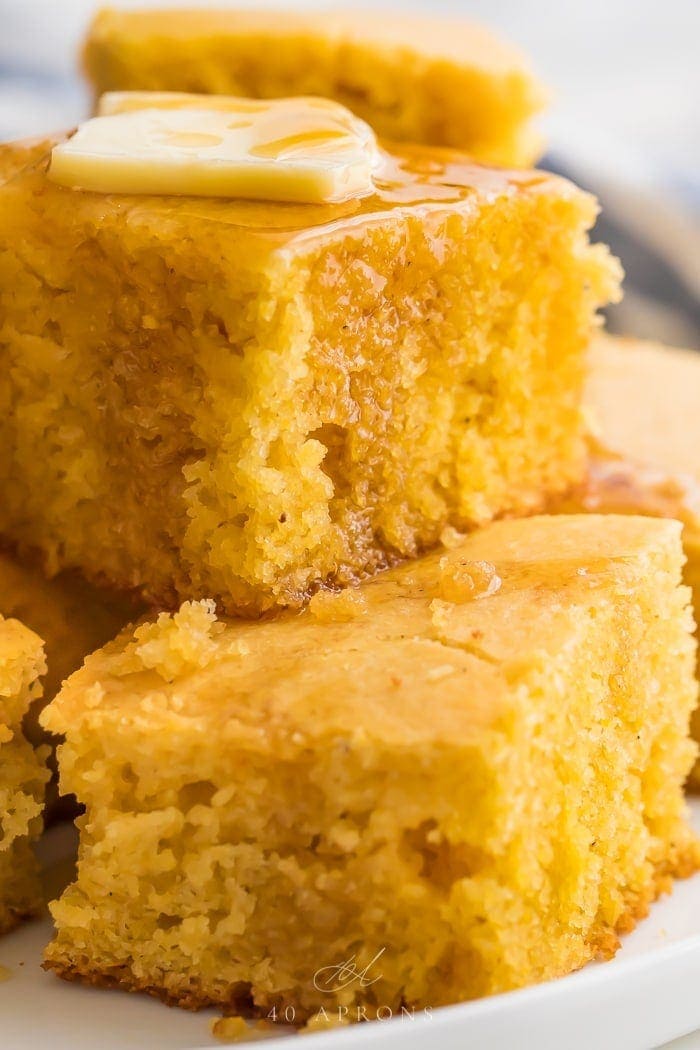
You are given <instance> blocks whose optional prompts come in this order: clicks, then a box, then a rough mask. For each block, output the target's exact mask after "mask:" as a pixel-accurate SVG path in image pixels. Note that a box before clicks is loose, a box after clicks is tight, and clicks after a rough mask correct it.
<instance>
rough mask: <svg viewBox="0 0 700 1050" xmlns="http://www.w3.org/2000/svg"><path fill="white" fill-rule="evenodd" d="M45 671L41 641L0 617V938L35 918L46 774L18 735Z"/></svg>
mask: <svg viewBox="0 0 700 1050" xmlns="http://www.w3.org/2000/svg"><path fill="white" fill-rule="evenodd" d="M45 670H46V662H45V660H44V653H43V648H42V643H41V639H40V638H38V637H37V636H36V635H35V634H34V633H33V632H32V631H30V630H28V629H27V628H26V627H25V626H24V625H23V624H21V623H20V622H19V621H18V620H6V619H5V618H4V617H3V616H0V933H6V932H7V931H8V930H11V929H12V928H13V927H14V926H16V925H17V923H18V922H20V921H21V920H22V919H25V918H29V917H30V916H32V915H34V914H36V912H37V910H38V908H39V905H40V894H39V882H38V876H37V870H36V865H35V861H34V855H33V853H32V850H31V840H32V839H33V838H34V837H35V836H36V835H37V834H38V832H39V830H40V824H41V811H42V807H43V795H44V784H45V783H46V780H47V777H48V774H47V770H46V767H45V764H44V762H43V757H44V756H43V753H42V752H36V751H34V749H33V748H32V746H31V744H30V743H29V742H28V741H27V740H26V739H25V737H24V735H23V733H22V719H23V717H24V715H25V714H26V713H27V711H28V709H29V705H30V703H31V701H32V700H33V699H35V698H36V697H37V696H39V695H40V693H41V689H40V686H39V682H38V678H39V676H40V675H42V674H43V673H44V671H45Z"/></svg>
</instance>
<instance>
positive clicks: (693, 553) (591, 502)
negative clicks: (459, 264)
mask: <svg viewBox="0 0 700 1050" xmlns="http://www.w3.org/2000/svg"><path fill="white" fill-rule="evenodd" d="M585 400H586V402H587V403H588V405H589V406H590V410H591V412H592V421H593V425H594V429H595V434H596V437H595V440H594V443H593V445H594V447H593V455H592V457H591V462H590V466H589V470H588V472H587V475H586V476H585V477H584V480H583V482H582V483H581V485H579V486H577V487H576V488H575V489H574V491H573V492H572V493H570V494H568V495H567V497H566V498H565V500H564V502H563V509H564V510H566V511H573V512H574V513H580V512H581V511H582V510H588V511H593V512H597V513H614V514H622V513H628V514H650V515H653V516H654V517H666V518H677V519H679V520H680V521H682V522H683V547H684V549H685V555H686V564H685V571H684V577H685V582H686V583H687V584H688V586H690V587H691V588H692V591H693V601H694V605H695V618H696V620H697V621H698V622H700V415H699V409H700V356H699V355H698V354H697V353H694V352H693V351H691V350H677V349H671V348H670V347H666V346H661V345H660V344H659V343H649V342H643V341H640V340H633V339H613V338H611V337H609V336H607V337H601V338H599V339H597V340H595V342H594V343H593V346H592V347H591V357H590V375H589V379H588V383H587V389H586V395H585ZM698 676H699V677H700V663H699V665H698ZM693 731H694V735H695V738H696V739H697V740H700V709H699V710H696V713H695V715H694V718H693ZM691 784H692V785H693V786H694V787H696V788H700V764H697V765H696V767H695V770H694V772H693V774H692V776H691Z"/></svg>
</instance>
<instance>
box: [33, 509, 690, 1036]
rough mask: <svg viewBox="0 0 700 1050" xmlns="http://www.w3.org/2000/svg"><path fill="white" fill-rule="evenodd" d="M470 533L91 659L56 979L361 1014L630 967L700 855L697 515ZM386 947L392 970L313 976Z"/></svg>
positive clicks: (58, 726)
mask: <svg viewBox="0 0 700 1050" xmlns="http://www.w3.org/2000/svg"><path fill="white" fill-rule="evenodd" d="M448 538H449V542H450V548H449V549H442V550H441V551H438V552H437V553H435V554H433V555H430V556H427V557H425V558H422V559H419V560H417V561H416V562H414V563H409V564H406V565H404V566H402V567H400V568H397V569H393V570H390V571H388V572H387V573H385V574H382V575H380V576H379V577H377V578H376V579H375V580H373V581H370V582H368V583H366V584H364V585H362V586H361V587H360V588H359V589H358V590H357V591H356V592H355V596H354V597H353V599H352V600H349V598H348V595H347V594H346V593H339V594H337V595H336V597H335V598H334V597H333V596H331V595H329V594H319V595H317V596H315V597H314V598H313V599H312V602H311V604H310V606H309V607H308V608H307V609H306V610H305V611H303V612H301V613H291V614H290V613H288V614H285V615H284V616H282V617H281V618H278V619H276V620H273V621H267V622H265V621H263V622H259V623H242V622H240V621H229V622H220V621H217V620H216V618H215V614H214V610H213V603H211V602H206V601H205V602H201V603H186V604H185V605H183V606H182V608H181V609H180V611H179V612H178V613H176V614H175V615H173V616H169V615H166V614H162V615H161V616H159V617H158V619H157V620H155V621H153V622H149V623H144V624H143V625H142V626H140V627H138V628H137V629H136V631H135V632H134V633H131V632H128V633H126V634H125V635H123V636H122V637H121V638H120V639H118V640H117V641H116V642H114V643H113V644H111V645H109V646H107V647H106V648H105V649H103V650H102V651H100V652H98V653H95V654H93V655H92V656H90V657H88V659H87V660H86V662H85V666H84V667H83V669H82V670H80V671H78V672H77V673H76V674H75V675H73V676H72V677H71V678H70V679H69V681H68V682H67V683H66V685H65V686H64V688H63V690H62V692H61V693H60V695H59V696H58V698H57V699H56V700H54V702H53V703H52V704H51V705H50V706H49V708H48V709H47V710H46V712H45V713H44V716H43V718H44V724H45V725H46V726H47V727H48V728H49V729H50V730H52V731H53V732H56V733H65V734H66V743H65V744H64V745H63V746H62V747H61V749H60V765H61V777H62V785H63V789H64V790H65V791H75V792H76V793H77V795H78V798H79V799H80V801H82V802H84V803H85V805H86V814H85V817H84V818H82V819H81V846H80V857H79V865H78V875H77V881H76V882H75V883H74V884H73V885H72V886H71V887H69V889H68V890H67V891H66V893H65V894H64V895H63V897H62V898H61V899H60V900H59V901H58V902H56V903H54V904H53V905H52V911H53V915H54V918H55V921H56V926H57V933H56V938H55V940H54V941H53V943H52V944H51V945H50V947H49V948H48V952H47V956H46V958H47V961H48V964H49V966H50V967H52V968H53V969H55V970H56V971H57V972H58V973H60V974H61V975H62V976H64V977H68V978H74V979H82V980H86V981H89V982H92V983H97V984H121V985H123V986H125V987H130V988H140V989H147V990H149V991H151V992H154V993H155V994H158V995H160V996H162V997H164V998H166V999H168V1000H170V1001H173V1002H178V1003H180V1004H181V1005H184V1006H200V1005H202V1004H206V1003H215V1004H222V1005H224V1006H226V1007H227V1008H231V1009H233V1008H236V1007H241V1008H243V1007H245V1008H251V1007H252V1008H253V1009H254V1010H257V1011H258V1012H260V1013H266V1012H267V1011H268V1010H269V1009H270V1008H271V1007H272V1006H273V1005H276V1006H277V1007H278V1009H279V1010H280V1016H282V1015H283V1011H284V1008H285V1006H287V1005H289V1006H293V1007H294V1010H295V1011H296V1020H297V1021H298V1022H302V1021H303V1020H304V1019H305V1018H308V1017H310V1016H312V1015H313V1014H314V1012H315V1011H316V1010H318V1009H319V1008H320V1007H324V1008H325V1009H326V1010H330V1011H336V1010H337V1007H338V1006H339V1005H342V1006H347V1007H348V1009H349V1011H350V1013H349V1014H348V1016H349V1019H351V1020H354V1019H357V1017H356V1010H357V1009H359V1008H363V1009H364V1010H365V1015H366V1016H368V1017H372V1016H374V1015H375V1013H376V1011H377V1008H378V1007H384V1008H385V1009H386V1008H387V1007H388V1008H392V1009H394V1010H397V1009H398V1008H399V1006H400V1005H401V1004H406V1005H407V1006H408V1007H412V1006H415V1007H417V1008H420V1007H423V1006H438V1005H440V1004H443V1003H449V1002H454V1001H457V1000H461V999H464V998H469V997H472V996H479V995H484V994H488V993H492V992H498V991H503V990H506V989H510V988H515V987H518V986H520V985H524V984H528V983H531V982H533V981H541V980H545V979H547V978H551V977H555V976H558V975H561V974H565V973H567V972H569V971H571V970H573V969H576V968H577V967H579V966H582V965H583V964H584V963H585V962H587V961H588V960H589V959H592V958H595V957H605V956H608V955H610V954H611V953H612V952H614V950H615V948H616V946H617V934H618V933H619V932H621V931H623V930H628V929H630V928H631V927H632V926H633V925H634V923H635V921H636V919H638V918H639V917H641V916H642V915H644V914H645V912H646V909H647V906H648V904H649V902H650V901H651V900H653V898H654V897H655V896H656V895H657V893H658V892H659V891H661V890H663V889H666V888H667V887H668V885H669V876H671V875H673V874H684V873H686V874H687V873H689V872H690V871H691V870H693V868H694V867H695V866H696V865H697V863H698V860H700V856H699V855H698V851H697V844H696V841H695V839H694V838H693V835H692V833H691V831H690V830H689V828H688V826H687V825H686V823H685V805H684V800H683V794H682V785H683V781H684V779H685V777H686V775H687V772H688V770H689V768H690V766H691V764H692V761H693V757H694V750H695V749H694V747H693V745H692V744H691V743H690V741H689V740H688V735H687V730H688V720H689V717H690V710H691V707H692V706H693V705H694V704H695V701H696V693H697V686H696V683H695V680H694V676H693V668H694V661H695V649H694V640H693V638H692V628H693V624H692V618H691V613H690V608H689V592H688V590H687V588H684V587H682V586H680V585H679V584H680V573H681V560H682V557H681V545H680V525H679V524H678V523H676V522H671V521H659V520H653V519H647V518H635V517H615V516H611V517H598V516H595V515H591V516H586V515H582V516H571V517H558V518H557V517H535V518H531V519H528V520H520V521H505V522H499V523H496V524H493V525H490V526H487V527H486V528H484V529H481V530H479V531H477V532H475V533H474V534H472V535H471V536H470V537H468V538H466V539H462V540H459V539H457V538H456V537H455V535H454V533H450V534H449V537H448ZM334 601H336V602H337V616H336V617H334V616H333V602H334ZM514 785H517V790H514ZM381 949H384V951H383V952H381ZM380 952H381V959H380V961H379V962H378V963H377V964H376V966H374V967H373V971H372V974H371V977H373V978H376V981H375V982H374V983H372V984H368V985H365V986H363V985H362V984H361V983H360V982H359V981H355V982H351V983H349V984H348V985H347V986H346V987H345V988H343V989H339V988H336V987H334V986H333V985H332V984H331V987H330V988H326V989H325V990H324V991H319V990H318V989H317V988H316V987H315V985H314V974H315V973H316V972H317V971H318V970H320V969H321V968H322V967H331V966H333V965H339V964H340V963H342V962H343V961H344V960H346V959H348V957H349V956H351V955H352V956H354V957H355V958H356V960H357V965H358V969H361V968H362V967H363V966H365V965H366V964H368V963H369V962H370V960H372V959H374V958H375V957H376V956H377V953H380ZM385 1015H386V1014H385Z"/></svg>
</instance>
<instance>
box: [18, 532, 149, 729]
mask: <svg viewBox="0 0 700 1050" xmlns="http://www.w3.org/2000/svg"><path fill="white" fill-rule="evenodd" d="M142 613H143V607H142V606H140V605H139V604H138V603H137V602H135V601H133V600H131V599H130V598H129V596H127V595H119V594H113V593H111V592H108V591H105V590H100V589H98V588H96V587H92V586H91V585H90V584H88V583H86V581H85V580H83V579H81V578H80V576H78V575H77V574H76V573H68V572H66V573H61V574H60V575H58V576H55V577H53V579H47V578H46V576H45V575H44V573H43V572H42V571H41V568H40V566H39V565H38V564H36V562H34V561H31V560H29V561H27V560H22V561H20V560H18V559H17V558H15V557H13V556H11V555H10V554H9V553H8V552H6V551H3V550H0V615H2V616H6V617H13V618H15V619H17V620H21V621H22V623H23V624H25V625H26V626H27V627H28V628H30V630H32V631H35V632H36V634H38V635H39V637H40V638H41V639H42V640H43V643H44V650H45V653H46V674H45V675H44V676H43V678H42V687H43V688H42V698H45V699H46V701H47V702H48V701H49V700H50V699H51V698H52V697H53V696H54V695H55V694H56V693H57V692H58V689H59V686H60V685H61V682H63V680H64V679H65V678H67V677H68V675H69V674H72V672H73V671H75V670H76V669H77V668H78V667H80V665H81V664H82V662H83V660H84V659H85V657H86V656H87V654H88V653H91V652H92V651H93V650H94V649H98V648H99V647H100V646H101V645H104V644H105V642H108V641H109V640H110V639H111V638H114V636H115V634H117V632H118V631H120V630H121V629H122V628H123V627H124V626H125V624H127V623H129V622H130V621H133V620H136V619H138V617H139V616H140V615H141V614H142ZM40 707H41V703H34V704H32V706H31V707H30V710H29V715H28V716H27V717H26V718H25V721H24V728H25V733H26V734H27V735H28V736H29V738H30V739H31V740H32V742H34V743H37V742H38V741H39V740H41V739H42V738H43V734H42V733H41V731H40V729H39V726H38V724H37V722H36V718H37V716H38V712H39V709H40Z"/></svg>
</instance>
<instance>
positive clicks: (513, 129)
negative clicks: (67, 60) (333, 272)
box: [85, 9, 545, 166]
mask: <svg viewBox="0 0 700 1050" xmlns="http://www.w3.org/2000/svg"><path fill="white" fill-rule="evenodd" d="M271 56H274V59H271ZM85 67H86V71H87V73H88V76H89V77H90V79H91V81H92V83H93V86H94V88H95V91H96V93H97V94H101V93H102V92H104V91H115V90H119V91H121V90H142V89H145V90H156V91H198V92H206V93H209V94H215V95H227V94H228V95H249V96H251V97H254V98H280V97H283V96H285V95H322V96H325V97H327V98H333V99H337V100H338V101H339V102H342V103H343V104H344V105H346V106H347V107H348V108H349V109H351V110H353V111H354V112H355V113H357V114H358V115H359V116H361V117H363V118H364V119H365V120H367V121H368V123H369V124H371V125H372V127H374V128H375V130H376V131H377V132H378V133H379V134H380V135H382V136H384V137H386V138H389V139H396V140H401V141H408V142H424V143H428V144H430V145H435V146H456V147H457V148H459V149H464V150H465V151H466V152H468V153H471V154H472V156H474V157H475V158H476V159H478V160H481V161H483V162H486V163H489V164H504V165H514V166H519V165H527V164H529V163H531V162H532V161H533V160H534V159H535V157H536V155H537V153H538V152H539V145H540V137H539V135H537V134H536V132H535V131H534V130H533V129H532V126H531V118H532V116H533V115H534V114H535V113H537V112H538V111H539V110H540V109H541V108H542V106H543V104H544V101H545V93H544V90H543V88H542V87H541V85H540V84H539V83H538V82H537V80H536V79H535V77H534V76H533V74H532V72H531V70H530V68H529V65H528V63H527V61H526V60H525V58H524V57H523V55H521V54H520V52H519V51H518V50H517V49H516V48H514V47H512V46H511V45H509V44H506V43H504V42H503V41H501V40H499V39H498V38H497V37H495V36H493V35H492V34H491V33H490V32H489V31H488V30H486V29H484V28H482V27H481V26H478V25H474V24H473V23H471V22H466V21H463V20H461V19H439V18H430V17H424V16H420V15H415V14H407V13H405V12H401V14H396V13H395V14H391V13H388V14H387V13H379V12H371V11H366V10H365V11H361V12H358V11H354V12H353V11H309V12H306V13H299V12H292V11H289V10H287V11H269V10H268V11H251V10H248V11H232V10H230V9H229V10H201V9H200V10H172V11H163V10H152V11H149V10H143V11H115V10H111V9H107V10H103V11H101V12H100V13H99V14H98V15H97V17H96V18H95V20H94V22H93V24H92V27H91V29H90V33H89V36H88V39H87V41H86V45H85Z"/></svg>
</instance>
